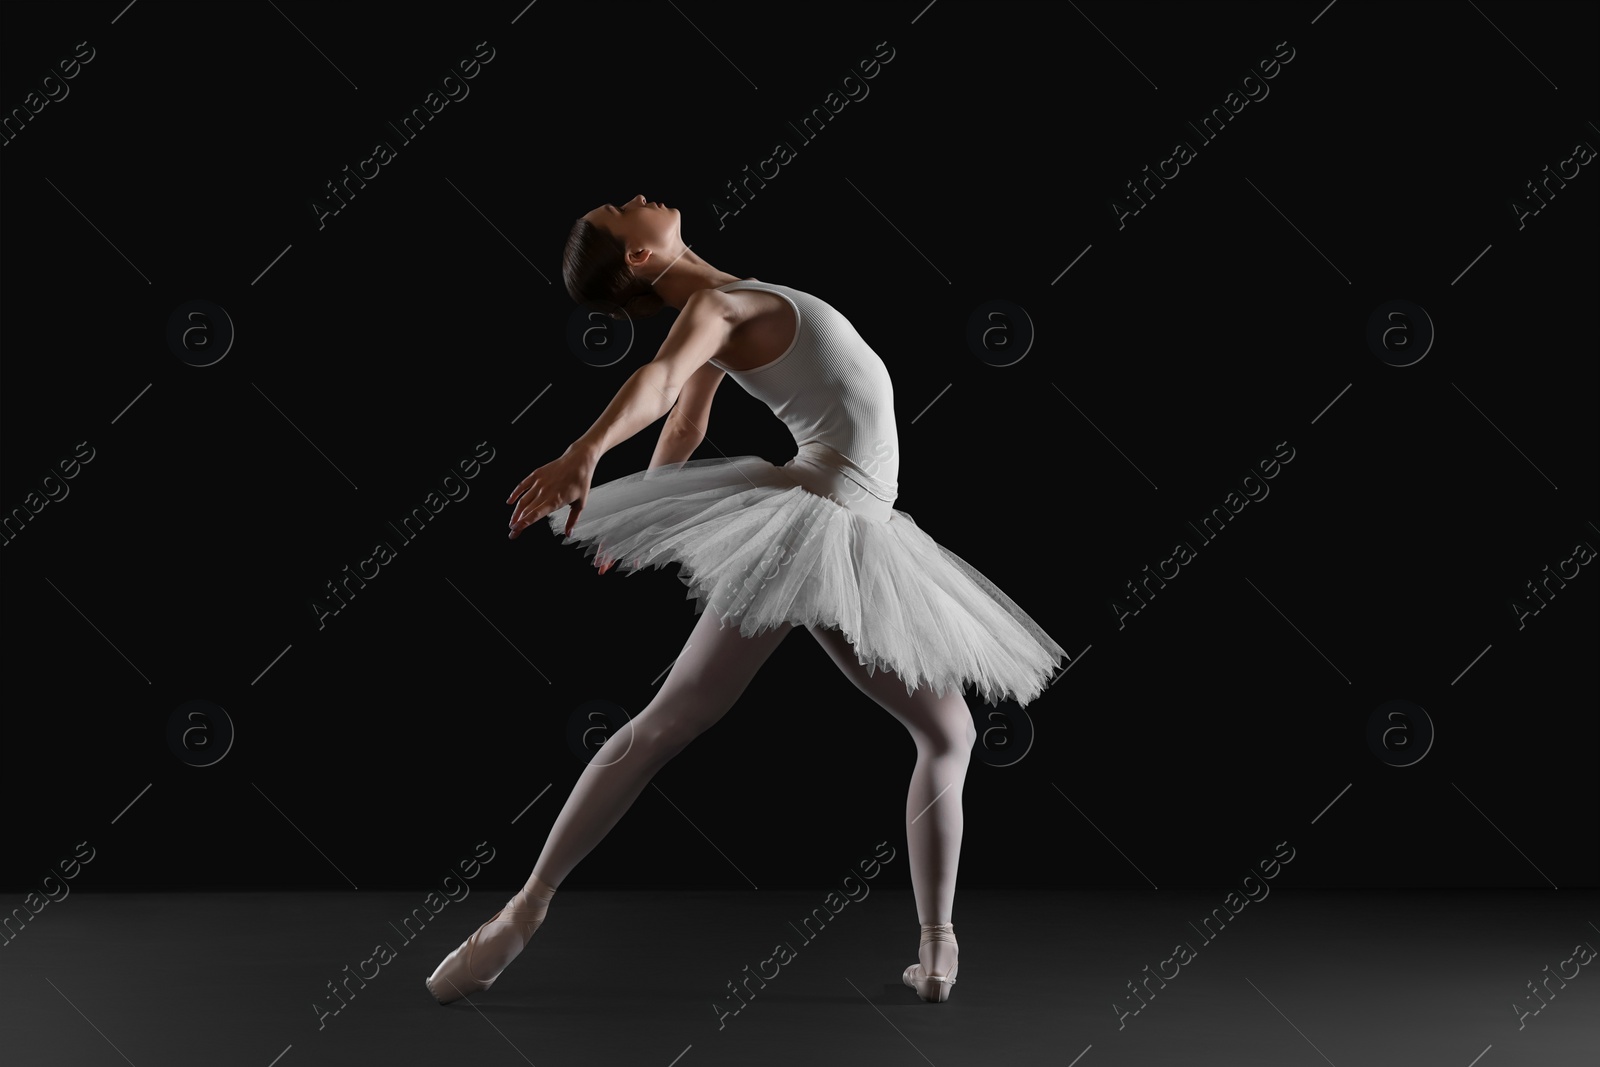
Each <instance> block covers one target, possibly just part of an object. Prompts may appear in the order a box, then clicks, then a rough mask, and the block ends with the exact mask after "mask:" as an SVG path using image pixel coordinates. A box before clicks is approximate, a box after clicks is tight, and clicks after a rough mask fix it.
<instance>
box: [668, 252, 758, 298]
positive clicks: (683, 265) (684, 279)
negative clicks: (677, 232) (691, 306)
mask: <svg viewBox="0 0 1600 1067" xmlns="http://www.w3.org/2000/svg"><path fill="white" fill-rule="evenodd" d="M666 264H671V266H666ZM657 271H658V276H657V277H655V278H654V279H653V280H652V281H651V287H652V288H653V289H655V291H656V295H657V296H659V297H660V298H661V299H662V301H663V302H664V303H666V304H667V305H669V306H670V307H673V308H676V309H677V310H679V311H682V310H683V306H684V305H685V304H687V303H688V302H689V298H690V297H691V296H693V295H694V294H695V293H697V292H699V291H700V290H701V289H715V288H716V287H717V286H719V285H727V284H728V283H729V282H736V281H739V280H740V279H739V277H738V276H737V275H733V274H729V273H728V272H727V271H725V270H718V269H717V268H716V267H713V266H712V265H711V264H709V263H707V262H706V261H705V260H703V259H701V258H700V257H699V256H697V255H695V253H694V252H693V250H691V249H688V248H685V249H684V250H683V254H682V255H680V256H678V257H677V258H676V259H672V258H668V259H666V260H665V262H664V263H663V265H662V267H659V268H657Z"/></svg>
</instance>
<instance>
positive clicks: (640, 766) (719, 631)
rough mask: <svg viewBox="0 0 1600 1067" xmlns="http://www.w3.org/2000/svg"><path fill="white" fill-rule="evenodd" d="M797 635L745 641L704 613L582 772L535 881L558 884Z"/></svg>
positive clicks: (780, 632) (778, 632)
mask: <svg viewBox="0 0 1600 1067" xmlns="http://www.w3.org/2000/svg"><path fill="white" fill-rule="evenodd" d="M791 629H792V627H791V626H789V625H788V624H787V623H786V624H784V625H783V626H781V627H775V628H773V629H771V630H766V631H764V632H762V633H760V634H757V635H756V636H755V637H743V636H741V635H740V634H739V630H738V627H737V624H736V622H730V623H729V624H728V625H727V626H726V627H721V626H719V619H718V617H717V616H716V615H715V614H714V613H712V612H711V611H703V612H701V614H700V619H699V621H698V622H697V623H696V624H695V628H694V631H693V632H692V633H691V634H690V635H689V641H688V643H687V644H686V645H684V648H683V651H682V652H681V653H679V655H678V658H677V660H676V661H675V662H674V663H673V665H672V669H671V670H670V671H669V672H668V673H667V678H666V681H664V682H662V683H661V689H660V691H659V692H657V693H656V695H655V698H654V699H653V700H651V701H650V703H649V704H648V705H647V706H646V707H645V709H644V710H643V711H641V712H640V713H639V714H638V715H636V716H634V717H633V718H632V719H630V720H629V721H628V722H627V723H626V724H624V725H623V727H622V728H621V729H620V730H618V731H617V732H616V733H614V734H612V735H611V737H610V738H608V739H607V740H606V743H605V744H604V745H602V746H601V748H600V751H599V752H597V753H595V755H594V758H593V759H592V760H591V761H590V763H589V765H588V766H587V767H585V768H584V770H583V774H582V775H580V776H579V778H578V784H577V785H575V786H573V789H572V793H571V795H570V796H568V797H567V802H566V804H565V806H563V807H562V809H561V814H559V815H557V816H556V821H555V824H554V825H553V826H552V827H551V828H550V836H549V837H548V838H547V839H546V840H545V844H544V851H543V852H541V853H540V854H539V861H538V862H537V863H535V864H534V866H533V875H532V877H533V878H537V879H539V880H540V881H542V882H544V883H545V884H546V885H549V886H559V885H560V884H561V882H562V881H563V880H564V879H565V878H566V877H567V875H568V874H569V873H571V871H572V869H573V868H574V867H576V866H577V865H578V861H580V860H582V859H583V858H584V857H585V856H587V855H588V854H589V852H590V851H591V850H592V849H593V848H594V847H595V845H597V844H599V843H600V840H601V839H602V838H603V837H605V835H606V834H607V833H609V832H610V830H611V828H612V827H613V826H615V825H616V824H617V821H618V820H620V819H621V818H622V815H623V813H624V812H625V811H627V810H628V808H629V807H630V806H631V805H632V804H633V801H634V798H636V797H637V796H638V795H639V794H640V793H641V792H643V791H644V787H645V786H646V785H648V784H649V782H650V779H652V778H654V777H655V775H656V772H657V771H659V770H660V769H661V768H662V767H664V766H665V765H666V764H667V762H668V761H669V760H671V759H672V757H673V756H676V755H677V754H678V753H679V752H681V751H683V749H684V748H685V747H686V746H687V745H688V744H689V742H690V741H693V740H694V739H695V738H696V737H698V736H699V735H700V734H701V733H702V732H704V731H705V730H706V728H708V727H709V726H711V725H712V724H713V723H715V722H716V721H717V720H718V719H720V718H722V716H723V715H725V714H726V713H727V711H728V709H729V708H731V707H733V703H734V701H735V700H737V699H738V698H739V695H740V694H741V693H743V692H744V690H745V687H746V686H747V685H749V684H750V679H752V678H754V677H755V674H756V671H757V670H759V669H760V667H761V665H762V664H763V663H765V662H766V660H767V657H768V656H770V655H771V654H772V652H773V650H774V649H776V648H777V647H778V645H779V643H780V642H782V641H783V639H784V638H785V637H786V636H788V633H789V631H790V630H791ZM530 884H531V879H530Z"/></svg>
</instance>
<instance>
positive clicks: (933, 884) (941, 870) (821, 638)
mask: <svg viewBox="0 0 1600 1067" xmlns="http://www.w3.org/2000/svg"><path fill="white" fill-rule="evenodd" d="M810 632H811V636H812V637H814V638H816V640H817V643H818V644H819V645H821V646H822V647H823V649H824V650H825V651H826V652H827V653H828V656H829V658H831V659H832V660H833V662H834V663H835V664H837V665H838V667H839V669H840V670H841V671H843V672H844V674H845V676H846V677H847V678H849V679H850V680H851V681H852V682H854V683H855V684H856V688H858V689H860V690H861V691H862V692H863V693H865V694H866V695H867V696H869V697H871V698H872V699H873V700H874V701H876V702H877V703H878V704H879V706H881V707H882V708H884V709H885V710H886V711H888V712H889V714H891V715H893V716H894V717H895V718H897V719H899V720H900V722H901V723H903V724H904V725H905V727H906V729H908V730H910V731H911V738H912V740H913V741H914V742H916V746H917V765H916V768H915V769H914V770H913V771H912V772H911V788H910V791H909V792H908V793H907V794H906V848H907V851H908V852H909V853H910V857H909V858H910V863H911V887H912V890H913V892H914V893H915V895H916V901H917V918H918V921H919V922H924V923H947V922H950V921H951V919H950V913H951V910H952V909H953V907H954V905H955V893H956V865H957V863H958V861H959V860H960V856H961V831H962V826H963V823H962V817H961V789H962V786H963V785H964V784H965V782H966V778H967V764H968V762H969V761H970V760H971V757H972V746H973V744H974V743H975V742H976V741H977V739H978V730H977V727H976V726H974V725H973V722H972V712H971V711H969V710H968V709H967V702H966V700H965V699H964V698H963V697H962V695H961V694H960V693H959V692H949V693H946V694H945V695H944V696H943V697H939V696H936V695H935V694H934V692H933V690H932V689H929V688H928V687H927V686H922V687H920V688H918V689H917V691H916V692H914V693H907V692H906V683H905V681H904V680H903V679H901V677H900V676H899V675H897V674H895V673H894V672H893V671H881V670H879V671H874V672H873V673H872V674H871V675H870V676H869V675H868V674H867V669H866V668H865V667H864V666H862V665H861V663H860V662H859V661H858V660H857V658H856V652H855V649H854V648H853V647H852V646H851V644H850V642H849V641H848V640H847V639H846V638H845V636H844V634H842V633H840V632H839V631H838V630H833V629H823V628H820V627H811V628H810ZM921 957H922V965H923V968H924V969H925V970H926V971H927V972H928V973H930V974H945V973H948V970H949V968H950V967H951V966H953V965H954V964H955V962H956V955H955V951H954V947H953V946H952V945H950V944H949V943H947V942H943V941H932V942H929V943H928V944H926V945H924V946H923V947H922V951H921Z"/></svg>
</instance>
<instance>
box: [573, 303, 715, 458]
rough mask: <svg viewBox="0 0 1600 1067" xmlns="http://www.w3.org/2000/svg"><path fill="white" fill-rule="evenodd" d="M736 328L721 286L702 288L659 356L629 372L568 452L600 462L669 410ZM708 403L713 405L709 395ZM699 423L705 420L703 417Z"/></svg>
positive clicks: (713, 368) (676, 325)
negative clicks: (720, 289) (603, 457)
mask: <svg viewBox="0 0 1600 1067" xmlns="http://www.w3.org/2000/svg"><path fill="white" fill-rule="evenodd" d="M732 329H733V321H732V304H731V301H730V300H729V298H728V296H727V295H726V294H724V293H720V292H718V291H716V290H715V289H702V290H700V291H698V292H696V293H695V294H694V295H693V296H691V297H690V298H689V301H688V303H686V304H685V305H684V307H683V310H682V311H681V312H679V314H678V319H677V321H676V322H674V323H673V324H672V329H671V330H670V331H668V333H667V339H666V340H665V341H663V342H662V344H661V349H660V351H658V352H657V353H656V358H655V359H653V360H651V361H650V362H649V363H646V364H645V365H644V366H642V367H640V368H639V369H638V370H636V371H634V372H633V373H632V374H631V375H629V376H628V380H627V381H625V382H623V383H622V388H621V389H619V390H617V395H616V396H615V397H613V398H612V400H611V403H610V404H608V405H607V406H606V409H605V411H603V412H601V413H600V417H599V418H598V419H596V420H595V423H594V425H593V426H591V427H589V429H588V430H587V431H586V432H585V433H584V434H583V436H582V437H579V438H578V439H577V440H576V441H574V442H573V443H572V445H571V447H570V448H569V449H568V451H575V452H578V453H579V454H581V455H584V456H587V457H590V458H591V459H592V461H593V462H595V463H598V462H599V460H600V457H601V456H603V455H605V453H606V452H608V451H610V450H611V449H612V448H615V447H616V446H617V445H619V444H621V443H622V442H623V441H626V440H627V439H628V438H630V437H632V436H633V435H634V434H636V433H638V432H639V431H640V430H642V429H644V428H645V427H646V426H649V425H650V424H651V423H652V422H655V421H656V420H657V419H659V418H660V417H661V416H663V415H665V414H667V412H668V411H670V410H671V409H672V406H673V405H674V404H675V403H676V402H677V401H678V398H679V394H680V392H681V391H682V390H683V387H684V386H685V385H686V384H687V383H688V382H689V380H690V379H691V378H692V377H693V376H694V375H695V373H696V372H697V371H699V370H701V368H702V367H706V366H707V363H706V361H707V360H708V359H710V358H711V357H712V356H715V355H716V354H717V353H718V352H720V351H721V350H722V347H723V345H724V344H726V343H727V340H728V335H729V333H730V332H731V331H732ZM710 369H711V370H716V368H715V367H711V368H710ZM717 373H718V374H719V375H720V374H721V372H720V371H718V372H717ZM705 402H706V405H707V406H709V404H710V397H709V396H708V397H707V398H706V401H705ZM699 425H700V426H703V425H704V421H703V419H702V420H701V421H700V423H699ZM697 443H698V442H697Z"/></svg>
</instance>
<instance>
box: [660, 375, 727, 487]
mask: <svg viewBox="0 0 1600 1067" xmlns="http://www.w3.org/2000/svg"><path fill="white" fill-rule="evenodd" d="M724 377H726V374H725V373H724V372H723V371H722V370H721V369H720V368H718V367H714V366H712V365H711V364H710V363H707V364H705V365H704V366H703V367H701V368H700V369H699V370H697V371H695V372H694V373H693V374H691V375H690V376H689V380H688V381H687V382H685V383H684V385H683V388H682V389H681V390H679V392H678V402H677V403H676V404H674V405H673V407H672V411H671V412H670V413H669V414H668V415H667V420H666V422H664V423H662V424H661V437H660V439H659V440H658V441H656V451H655V454H654V455H653V456H651V457H650V466H651V467H663V466H668V465H670V464H674V463H682V462H684V461H685V460H687V459H688V458H689V457H690V456H692V455H694V450H695V449H696V448H699V447H700V442H701V441H703V440H705V436H706V424H707V423H708V422H709V421H710V418H711V401H712V399H713V398H714V397H715V396H716V394H717V386H719V385H721V384H722V379H723V378H724Z"/></svg>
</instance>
